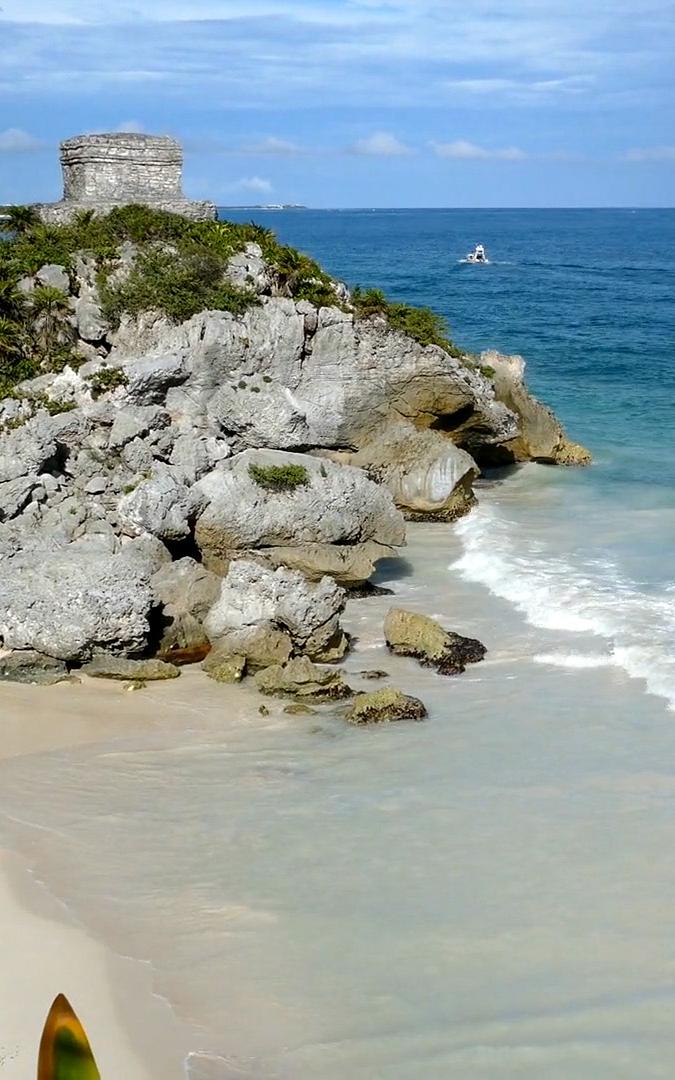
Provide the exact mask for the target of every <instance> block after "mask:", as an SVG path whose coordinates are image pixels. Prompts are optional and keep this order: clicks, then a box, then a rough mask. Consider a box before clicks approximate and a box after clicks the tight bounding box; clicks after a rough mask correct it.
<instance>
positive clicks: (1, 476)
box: [0, 417, 56, 484]
mask: <svg viewBox="0 0 675 1080" xmlns="http://www.w3.org/2000/svg"><path fill="white" fill-rule="evenodd" d="M55 455H56V440H55V438H54V432H53V430H52V428H51V425H49V424H47V423H45V422H44V420H43V418H42V417H35V418H34V419H32V420H29V421H28V422H27V423H26V424H24V425H23V426H22V427H19V428H17V429H16V430H15V431H11V432H9V433H8V434H7V435H2V436H0V484H4V483H7V482H8V481H9V480H16V479H17V478H18V477H20V476H30V475H31V474H34V473H38V472H40V471H41V470H42V469H44V468H45V466H46V465H47V463H48V462H49V461H51V460H52V459H53V458H54V457H55Z"/></svg>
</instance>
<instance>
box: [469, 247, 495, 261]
mask: <svg viewBox="0 0 675 1080" xmlns="http://www.w3.org/2000/svg"><path fill="white" fill-rule="evenodd" d="M489 261H490V260H489V259H488V257H487V255H486V254H485V248H484V247H483V245H482V244H476V246H475V248H474V249H473V251H470V252H469V254H468V255H467V257H466V259H465V262H468V263H487V262H489Z"/></svg>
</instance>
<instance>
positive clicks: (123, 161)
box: [37, 133, 217, 223]
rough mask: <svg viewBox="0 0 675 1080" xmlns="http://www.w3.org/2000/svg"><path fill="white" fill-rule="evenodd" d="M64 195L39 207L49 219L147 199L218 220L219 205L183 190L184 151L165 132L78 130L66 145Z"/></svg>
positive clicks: (157, 206) (178, 211)
mask: <svg viewBox="0 0 675 1080" xmlns="http://www.w3.org/2000/svg"><path fill="white" fill-rule="evenodd" d="M61 167H62V170H63V199H62V201H61V202H58V203H49V204H41V205H40V206H38V207H37V209H38V211H39V213H40V215H41V217H42V219H43V221H46V222H52V223H62V222H66V221H69V220H70V219H71V218H72V217H73V215H74V214H75V213H77V211H78V210H94V211H95V212H96V213H100V214H104V213H107V212H108V211H110V210H112V209H113V207H115V206H125V205H127V204H128V203H142V204H144V205H146V206H151V207H154V208H155V209H158V210H169V211H171V212H172V213H174V214H182V215H183V216H184V217H188V218H192V219H193V220H197V221H204V220H212V219H214V218H215V217H216V216H217V212H216V207H215V205H214V204H213V203H210V202H192V201H190V200H188V199H186V198H185V195H184V194H183V151H182V148H181V145H180V143H179V142H177V141H176V140H175V139H170V138H168V137H165V136H159V135H137V134H131V133H117V134H111V135H78V136H76V137H75V138H73V139H67V140H66V141H65V142H63V143H62V144H61Z"/></svg>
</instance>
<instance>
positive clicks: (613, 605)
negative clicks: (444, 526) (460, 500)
mask: <svg viewBox="0 0 675 1080" xmlns="http://www.w3.org/2000/svg"><path fill="white" fill-rule="evenodd" d="M457 532H458V534H459V536H460V539H461V542H462V545H463V548H464V552H463V554H462V556H461V557H460V558H459V559H458V560H457V562H455V563H454V564H453V569H454V570H457V571H458V572H459V573H460V574H461V576H462V577H463V578H464V579H465V580H467V581H473V582H477V583H480V584H481V585H484V586H486V587H487V588H488V589H490V591H491V592H492V593H493V594H494V595H496V596H499V597H501V598H502V599H504V600H507V601H509V602H510V603H512V604H513V605H514V606H515V607H516V608H517V609H518V611H520V612H521V613H522V614H523V615H524V616H525V618H526V619H527V621H528V622H529V623H530V624H531V625H532V626H537V627H540V628H541V629H545V630H558V631H565V632H567V633H586V634H589V633H590V634H595V635H597V636H599V637H602V638H604V639H606V642H607V647H606V651H605V652H604V653H601V654H594V653H580V652H578V651H577V652H575V651H574V649H569V648H568V649H564V648H563V649H561V650H560V651H559V652H550V651H548V652H545V653H541V654H539V655H538V656H535V657H534V660H535V661H536V662H537V663H540V664H553V665H555V666H558V667H570V668H599V667H605V666H616V667H620V668H622V669H623V671H625V672H626V673H627V674H628V675H629V676H630V677H631V678H635V679H642V680H644V682H645V684H646V689H647V691H648V692H649V693H651V694H655V695H657V696H659V697H662V698H665V700H666V701H667V702H668V704H669V707H670V708H671V709H672V710H673V711H675V586H670V587H667V588H663V589H661V590H659V591H646V590H645V589H643V588H641V587H640V585H639V584H637V583H636V582H634V581H631V580H629V579H628V578H626V577H625V576H623V575H622V574H621V573H620V571H619V570H618V568H617V567H616V565H615V564H613V563H611V562H610V561H600V560H586V561H584V560H583V559H582V558H579V559H577V560H575V561H573V560H572V559H571V558H569V557H562V556H556V555H554V554H553V553H552V552H551V551H550V550H547V548H546V545H545V544H544V543H542V542H541V540H538V539H536V538H534V537H532V536H529V535H528V534H527V530H525V529H523V528H522V527H520V526H518V525H517V524H516V523H515V522H513V521H511V520H509V519H508V518H507V517H506V516H503V515H502V514H500V510H499V507H498V506H496V505H494V504H492V505H490V504H489V503H487V502H485V503H482V504H481V505H480V506H479V507H478V508H477V509H476V510H475V511H474V512H473V513H472V514H470V515H469V516H468V517H466V518H464V519H463V520H462V521H461V522H459V524H458V526H457Z"/></svg>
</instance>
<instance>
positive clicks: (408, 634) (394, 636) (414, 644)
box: [384, 608, 487, 675]
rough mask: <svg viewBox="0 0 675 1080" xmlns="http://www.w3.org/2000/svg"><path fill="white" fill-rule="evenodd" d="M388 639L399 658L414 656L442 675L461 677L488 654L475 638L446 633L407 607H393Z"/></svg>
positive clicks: (387, 621) (389, 614)
mask: <svg viewBox="0 0 675 1080" xmlns="http://www.w3.org/2000/svg"><path fill="white" fill-rule="evenodd" d="M384 636H385V640H386V642H387V645H388V647H389V649H390V650H391V651H392V652H393V653H396V655H397V656H412V657H414V658H415V659H416V660H419V661H420V663H421V664H424V665H425V666H430V667H435V668H436V670H437V671H438V672H440V674H441V675H458V674H460V673H461V672H463V671H464V670H465V669H466V665H467V664H475V663H477V662H478V661H480V660H482V659H483V657H484V656H485V653H486V652H487V650H486V648H485V646H484V645H483V644H482V643H481V642H480V641H477V640H476V639H475V638H467V637H463V636H462V635H461V634H455V633H453V632H452V631H449V630H444V629H443V627H442V626H440V625H439V624H438V623H437V622H436V620H435V619H431V618H429V616H428V615H420V614H418V613H417V612H415V611H406V610H405V609H404V608H391V609H390V610H389V611H388V612H387V616H386V618H385V620H384Z"/></svg>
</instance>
